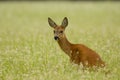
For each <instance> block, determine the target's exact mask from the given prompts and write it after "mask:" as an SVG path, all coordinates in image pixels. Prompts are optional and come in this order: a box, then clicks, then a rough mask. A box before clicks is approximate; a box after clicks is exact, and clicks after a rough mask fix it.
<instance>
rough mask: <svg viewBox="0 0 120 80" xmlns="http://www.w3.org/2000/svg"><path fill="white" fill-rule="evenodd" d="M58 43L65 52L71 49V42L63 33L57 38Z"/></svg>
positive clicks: (68, 52)
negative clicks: (62, 35)
mask: <svg viewBox="0 0 120 80" xmlns="http://www.w3.org/2000/svg"><path fill="white" fill-rule="evenodd" d="M58 44H59V46H60V48H61V49H62V50H63V51H64V52H65V53H66V54H68V55H69V54H70V51H71V43H70V42H69V41H68V40H67V38H66V36H65V35H64V38H62V39H59V40H58Z"/></svg>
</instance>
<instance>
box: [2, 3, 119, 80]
mask: <svg viewBox="0 0 120 80" xmlns="http://www.w3.org/2000/svg"><path fill="white" fill-rule="evenodd" d="M119 9H120V3H119V2H95V3H93V2H76V3H75V2H19V3H18V2H0V79H1V80H119V79H120V73H119V72H120V10H119ZM65 16H66V17H68V19H69V26H68V27H67V29H66V35H67V37H68V39H69V40H70V41H71V42H72V43H82V44H85V45H86V46H88V47H90V48H92V49H93V50H95V51H96V52H98V53H99V55H100V56H101V57H102V59H103V60H104V61H105V62H106V64H107V65H106V67H105V69H99V70H98V71H95V72H94V71H91V72H90V71H88V70H86V71H84V72H83V71H82V69H81V67H79V66H77V65H72V64H71V63H70V62H69V57H68V56H67V55H66V54H64V52H63V51H61V49H60V48H59V46H58V44H57V42H56V41H54V39H53V31H52V28H50V27H49V25H48V22H47V18H48V17H51V18H52V19H53V20H54V21H56V22H57V23H58V24H60V23H61V21H62V19H63V18H64V17H65ZM104 70H105V71H107V70H110V73H108V74H107V75H106V74H105V72H104Z"/></svg>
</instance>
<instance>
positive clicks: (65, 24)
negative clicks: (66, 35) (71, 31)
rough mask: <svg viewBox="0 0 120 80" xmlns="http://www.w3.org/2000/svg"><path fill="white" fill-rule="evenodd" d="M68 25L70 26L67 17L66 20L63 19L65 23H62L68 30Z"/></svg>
mask: <svg viewBox="0 0 120 80" xmlns="http://www.w3.org/2000/svg"><path fill="white" fill-rule="evenodd" d="M67 25H68V19H67V17H65V18H64V19H63V21H62V24H61V26H63V27H64V28H66V27H67Z"/></svg>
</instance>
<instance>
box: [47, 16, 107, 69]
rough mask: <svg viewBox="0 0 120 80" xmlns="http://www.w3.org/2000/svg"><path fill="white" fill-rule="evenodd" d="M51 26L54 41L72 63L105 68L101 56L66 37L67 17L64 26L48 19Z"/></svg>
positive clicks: (63, 22)
mask: <svg viewBox="0 0 120 80" xmlns="http://www.w3.org/2000/svg"><path fill="white" fill-rule="evenodd" d="M48 23H49V25H50V26H51V27H52V28H54V39H55V40H56V41H57V42H58V44H59V46H60V47H61V49H62V50H63V51H64V52H65V53H66V54H67V55H68V56H69V57H70V61H71V62H73V63H75V64H78V65H80V64H82V65H83V67H93V66H97V67H104V66H105V63H104V62H103V61H102V60H101V58H100V56H99V55H98V54H97V53H96V52H95V51H93V50H91V49H90V48H88V47H86V46H85V45H83V44H72V43H70V42H69V41H68V40H67V38H66V36H65V28H66V27H67V25H68V19H67V17H65V18H64V19H63V21H62V24H61V25H60V26H58V25H57V24H56V23H55V22H54V21H53V20H52V19H51V18H48Z"/></svg>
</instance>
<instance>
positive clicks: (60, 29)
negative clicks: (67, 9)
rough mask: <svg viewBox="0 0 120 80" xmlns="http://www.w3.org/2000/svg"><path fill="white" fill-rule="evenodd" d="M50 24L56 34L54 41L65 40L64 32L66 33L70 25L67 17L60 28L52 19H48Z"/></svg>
mask: <svg viewBox="0 0 120 80" xmlns="http://www.w3.org/2000/svg"><path fill="white" fill-rule="evenodd" d="M48 23H49V25H50V26H51V27H52V28H54V31H53V32H54V39H55V40H59V39H62V38H64V36H65V34H64V31H65V28H66V27H67V25H68V19H67V17H65V18H64V19H63V21H62V23H61V25H60V26H58V25H57V24H56V23H55V22H54V21H53V20H52V19H51V18H48Z"/></svg>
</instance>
